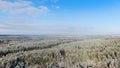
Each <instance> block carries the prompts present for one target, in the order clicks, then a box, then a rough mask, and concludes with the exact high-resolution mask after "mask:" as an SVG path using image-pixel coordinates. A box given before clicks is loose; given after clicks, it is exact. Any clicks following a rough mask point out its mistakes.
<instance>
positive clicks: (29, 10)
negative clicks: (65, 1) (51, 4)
mask: <svg viewBox="0 0 120 68" xmlns="http://www.w3.org/2000/svg"><path fill="white" fill-rule="evenodd" d="M0 11H2V12H5V13H10V14H27V15H42V14H45V13H47V12H48V11H49V9H48V8H47V7H46V6H43V5H40V6H38V7H35V6H34V3H32V1H23V0H21V1H20V0H18V1H15V2H10V1H4V0H0Z"/></svg>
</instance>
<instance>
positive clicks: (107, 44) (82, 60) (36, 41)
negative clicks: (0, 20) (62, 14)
mask: <svg viewBox="0 0 120 68" xmlns="http://www.w3.org/2000/svg"><path fill="white" fill-rule="evenodd" d="M0 68H120V37H110V36H98V37H97V36H96V37H95V36H93V37H80V36H66V37H65V36H59V37H56V36H55V37H41V36H32V37H29V36H26V37H24V36H10V37H9V36H7V37H6V36H5V37H4V36H1V37H0Z"/></svg>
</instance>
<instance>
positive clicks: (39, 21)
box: [0, 0, 120, 35]
mask: <svg viewBox="0 0 120 68" xmlns="http://www.w3.org/2000/svg"><path fill="white" fill-rule="evenodd" d="M119 18H120V1H119V0H0V34H13V35H17V34H18V35H21V34H22V35H26V34H29V35H120V30H119V29H120V19H119Z"/></svg>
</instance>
